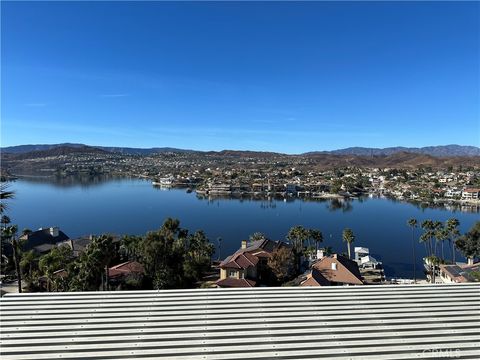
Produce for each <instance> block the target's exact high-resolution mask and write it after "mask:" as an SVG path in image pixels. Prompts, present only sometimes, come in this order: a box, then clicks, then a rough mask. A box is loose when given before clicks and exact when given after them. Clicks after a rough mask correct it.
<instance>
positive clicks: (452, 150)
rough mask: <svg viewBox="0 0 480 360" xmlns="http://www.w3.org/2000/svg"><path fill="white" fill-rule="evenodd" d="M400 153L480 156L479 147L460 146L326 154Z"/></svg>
mask: <svg viewBox="0 0 480 360" xmlns="http://www.w3.org/2000/svg"><path fill="white" fill-rule="evenodd" d="M401 152H408V153H414V154H424V155H430V156H436V157H451V156H480V148H479V147H476V146H462V145H441V146H426V147H421V148H417V147H402V146H396V147H388V148H365V147H349V148H346V149H339V150H333V151H326V153H329V154H337V155H359V156H380V155H393V154H397V153H401ZM313 153H316V152H313ZM323 153H325V152H323ZM306 154H312V153H306Z"/></svg>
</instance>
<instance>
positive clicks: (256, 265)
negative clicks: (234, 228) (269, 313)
mask: <svg viewBox="0 0 480 360" xmlns="http://www.w3.org/2000/svg"><path fill="white" fill-rule="evenodd" d="M284 246H286V247H289V245H288V244H286V243H283V242H281V241H272V240H268V239H265V240H259V241H255V242H253V243H252V244H251V245H250V246H247V241H246V240H243V241H242V247H241V248H240V249H239V250H237V251H236V252H235V253H234V254H233V255H231V256H229V257H227V258H226V259H225V260H224V261H222V262H221V263H220V279H219V280H217V282H216V285H217V286H219V287H254V286H256V285H257V283H258V282H259V281H261V280H262V269H263V268H264V267H265V266H266V264H267V261H268V258H269V257H270V254H271V253H272V252H274V251H275V250H277V249H279V248H281V247H284Z"/></svg>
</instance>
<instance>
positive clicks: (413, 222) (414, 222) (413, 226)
mask: <svg viewBox="0 0 480 360" xmlns="http://www.w3.org/2000/svg"><path fill="white" fill-rule="evenodd" d="M407 224H408V226H410V228H411V229H412V258H413V283H414V284H415V283H416V281H417V273H416V262H417V259H416V256H415V229H416V228H417V219H414V218H411V219H409V220H408V222H407Z"/></svg>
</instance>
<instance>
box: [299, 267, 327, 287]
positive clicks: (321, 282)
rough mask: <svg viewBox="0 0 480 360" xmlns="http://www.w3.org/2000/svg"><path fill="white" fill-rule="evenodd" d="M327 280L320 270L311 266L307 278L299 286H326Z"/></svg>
mask: <svg viewBox="0 0 480 360" xmlns="http://www.w3.org/2000/svg"><path fill="white" fill-rule="evenodd" d="M328 285H330V281H328V280H327V279H326V278H325V277H324V276H323V275H322V273H321V272H320V271H318V270H317V269H315V268H313V269H312V271H311V272H310V274H308V275H307V280H305V281H303V282H302V283H301V284H300V286H328Z"/></svg>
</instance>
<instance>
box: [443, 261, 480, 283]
mask: <svg viewBox="0 0 480 360" xmlns="http://www.w3.org/2000/svg"><path fill="white" fill-rule="evenodd" d="M439 267H440V270H441V271H443V272H444V273H446V274H447V275H448V276H449V277H450V278H451V279H452V280H453V281H455V282H458V283H467V282H475V281H478V280H477V279H476V278H474V277H473V276H472V275H471V274H470V273H471V272H472V271H479V270H480V263H476V264H473V265H463V266H458V265H456V264H455V265H443V264H442V265H440V266H439Z"/></svg>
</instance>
